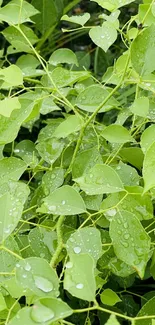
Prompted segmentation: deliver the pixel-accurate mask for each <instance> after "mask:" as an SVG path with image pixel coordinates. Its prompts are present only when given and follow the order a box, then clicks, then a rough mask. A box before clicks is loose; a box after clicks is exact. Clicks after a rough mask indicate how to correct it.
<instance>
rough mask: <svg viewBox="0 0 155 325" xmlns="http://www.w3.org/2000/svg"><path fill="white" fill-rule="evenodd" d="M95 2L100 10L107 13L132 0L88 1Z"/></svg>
mask: <svg viewBox="0 0 155 325" xmlns="http://www.w3.org/2000/svg"><path fill="white" fill-rule="evenodd" d="M90 1H95V2H97V3H98V4H99V5H100V6H101V7H102V8H104V9H107V10H109V11H114V10H116V9H118V8H120V7H123V6H125V5H127V4H129V3H131V2H133V1H134V0H90Z"/></svg>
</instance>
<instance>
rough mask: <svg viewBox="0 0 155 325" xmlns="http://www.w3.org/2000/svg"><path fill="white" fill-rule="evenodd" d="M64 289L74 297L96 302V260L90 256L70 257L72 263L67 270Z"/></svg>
mask: <svg viewBox="0 0 155 325" xmlns="http://www.w3.org/2000/svg"><path fill="white" fill-rule="evenodd" d="M64 289H65V290H67V291H68V292H69V293H71V295H72V296H74V297H77V298H79V299H83V300H87V301H94V299H95V291H96V283H95V275H94V260H93V258H92V257H91V256H90V255H88V254H79V255H78V254H75V255H70V261H69V262H68V265H67V267H66V270H65V278H64Z"/></svg>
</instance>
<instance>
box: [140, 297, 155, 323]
mask: <svg viewBox="0 0 155 325" xmlns="http://www.w3.org/2000/svg"><path fill="white" fill-rule="evenodd" d="M154 304H155V297H153V298H152V299H150V300H149V301H147V302H146V303H145V305H144V306H143V307H142V308H141V309H140V311H139V313H138V314H137V317H141V316H146V319H140V320H136V321H135V325H152V324H153V323H152V320H153V317H152V318H147V316H151V315H154Z"/></svg>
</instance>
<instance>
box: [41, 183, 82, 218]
mask: <svg viewBox="0 0 155 325" xmlns="http://www.w3.org/2000/svg"><path fill="white" fill-rule="evenodd" d="M85 211H86V207H85V204H84V201H83V199H82V197H81V196H80V194H79V193H78V192H77V191H76V190H75V189H74V188H73V187H71V186H69V185H64V186H62V187H60V188H58V189H56V190H55V191H54V192H52V193H51V194H50V195H49V196H48V197H46V198H45V199H44V203H43V205H42V206H41V208H39V209H38V212H42V213H44V212H45V213H49V214H57V215H61V214H62V215H74V214H80V213H83V212H85Z"/></svg>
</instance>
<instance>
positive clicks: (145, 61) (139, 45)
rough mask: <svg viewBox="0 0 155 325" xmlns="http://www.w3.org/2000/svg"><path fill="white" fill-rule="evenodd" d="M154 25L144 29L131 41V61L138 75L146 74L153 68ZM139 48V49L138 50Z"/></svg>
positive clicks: (154, 65) (154, 51)
mask: <svg viewBox="0 0 155 325" xmlns="http://www.w3.org/2000/svg"><path fill="white" fill-rule="evenodd" d="M154 40H155V25H154V24H152V25H151V26H150V27H148V28H146V29H144V31H142V32H141V33H140V35H139V36H137V37H136V39H135V40H134V41H133V43H132V46H131V61H132V65H133V67H134V69H135V70H136V72H138V73H139V75H146V74H148V73H151V72H153V71H154V70H155V61H154V56H155V41H154ZM139 49H140V51H139Z"/></svg>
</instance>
